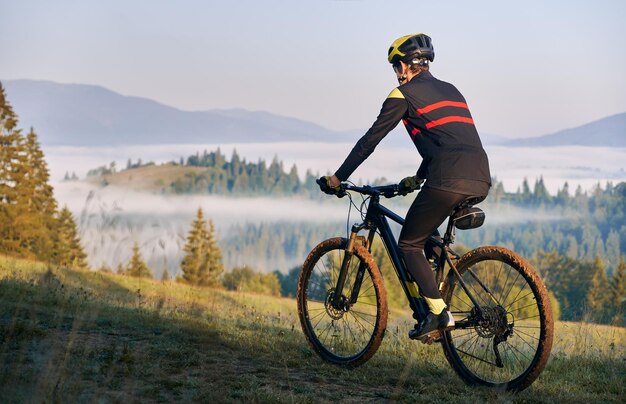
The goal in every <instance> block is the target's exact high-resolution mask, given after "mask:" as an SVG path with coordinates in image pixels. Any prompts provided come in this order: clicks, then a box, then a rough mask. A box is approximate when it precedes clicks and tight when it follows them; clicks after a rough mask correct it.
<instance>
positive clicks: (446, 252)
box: [332, 193, 495, 328]
mask: <svg viewBox="0 0 626 404" xmlns="http://www.w3.org/2000/svg"><path fill="white" fill-rule="evenodd" d="M388 219H391V220H393V221H394V222H396V223H398V224H399V225H401V226H403V225H404V223H405V219H403V218H402V217H400V216H399V215H398V214H396V213H394V212H392V211H391V210H390V209H388V208H387V207H385V206H383V205H381V204H380V194H379V193H373V194H370V201H369V206H368V208H367V213H366V215H365V219H364V222H363V223H360V224H355V225H353V226H352V232H351V235H350V239H349V242H348V247H347V248H346V252H345V256H344V259H343V261H342V266H341V270H340V272H339V276H338V279H337V285H336V288H335V293H334V296H333V299H332V303H333V306H335V307H336V308H342V309H344V307H342V306H343V305H344V304H346V302H342V298H341V291H342V290H343V287H344V284H345V279H346V276H347V272H348V271H347V269H348V267H349V264H350V260H351V258H352V254H353V249H354V244H355V243H356V242H357V241H358V240H362V241H363V244H364V246H365V247H366V248H367V249H368V251H369V252H371V246H372V243H373V241H374V236H375V235H376V230H378V231H379V232H380V237H381V239H382V241H383V245H384V246H385V249H386V250H387V254H388V255H389V258H390V260H391V263H392V265H393V267H394V270H395V272H396V275H397V276H398V279H399V280H400V284H401V286H402V290H403V291H404V294H405V295H406V298H407V300H408V301H409V306H410V307H411V309H412V310H413V317H414V318H415V319H416V320H418V321H421V320H422V319H424V318H426V316H427V314H428V306H427V304H426V302H425V300H424V299H423V298H422V297H421V296H420V294H419V289H418V287H417V284H416V283H415V281H414V280H413V279H412V276H411V275H410V273H409V272H408V270H407V268H406V264H405V263H404V260H402V259H401V257H400V254H399V248H398V243H397V242H396V239H395V237H394V235H393V232H392V231H391V227H390V225H389V221H388ZM363 229H366V230H369V234H368V236H367V239H365V238H364V237H362V236H358V233H359V232H360V231H361V230H363ZM429 241H430V242H431V243H433V244H434V245H435V246H437V247H439V248H440V249H441V251H442V253H441V255H440V257H439V261H438V262H437V263H436V264H437V267H436V270H435V271H436V274H435V276H436V282H437V283H438V284H439V285H441V283H442V281H443V275H444V269H445V264H446V263H447V264H448V265H449V267H450V270H451V271H452V272H453V273H454V275H455V276H456V277H457V280H458V281H459V284H460V286H461V287H462V288H463V289H464V290H465V291H466V293H467V295H468V297H469V298H470V300H471V301H472V303H473V304H474V307H475V308H476V310H477V313H476V314H478V316H480V315H481V310H480V304H479V303H478V302H477V301H476V299H475V298H474V296H473V294H472V293H471V291H470V290H468V288H467V286H466V284H465V282H464V281H463V279H462V277H461V276H460V275H459V273H458V271H457V269H456V267H455V265H454V263H453V262H452V259H451V257H450V255H453V257H454V258H456V259H458V258H460V257H459V256H458V255H457V254H456V253H455V252H453V251H452V250H450V249H449V248H448V246H449V245H450V244H452V243H453V242H454V224H453V222H452V220H451V219H449V220H448V225H447V229H446V232H445V234H444V237H443V239H442V240H440V239H438V238H436V237H435V236H434V235H431V236H430V237H429ZM364 272H365V268H364V266H363V264H361V265H360V266H359V269H358V271H357V275H356V278H355V283H354V285H353V287H352V293H351V296H350V299H349V300H348V301H347V303H348V304H354V303H356V300H357V297H358V294H359V290H360V287H361V281H362V279H363V275H364ZM468 272H469V273H470V275H471V276H472V277H473V278H475V279H476V280H477V281H478V282H479V283H480V285H481V286H482V287H483V288H484V289H485V291H486V292H487V293H488V295H490V296H491V298H492V299H494V300H495V298H494V297H493V294H492V292H491V291H490V290H489V289H488V288H487V287H486V286H485V285H484V284H483V283H482V282H481V281H480V279H479V278H478V277H477V276H476V274H474V273H473V271H472V270H471V269H468ZM473 325H474V324H473V322H467V321H466V322H459V324H458V325H457V328H466V327H471V326H473Z"/></svg>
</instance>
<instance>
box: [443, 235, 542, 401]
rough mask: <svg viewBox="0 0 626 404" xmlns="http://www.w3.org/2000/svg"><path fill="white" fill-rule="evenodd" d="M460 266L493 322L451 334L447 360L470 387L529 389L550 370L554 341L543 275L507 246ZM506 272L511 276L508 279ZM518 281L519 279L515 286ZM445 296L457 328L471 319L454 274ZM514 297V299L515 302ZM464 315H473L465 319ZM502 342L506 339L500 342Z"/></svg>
mask: <svg viewBox="0 0 626 404" xmlns="http://www.w3.org/2000/svg"><path fill="white" fill-rule="evenodd" d="M456 267H457V270H458V272H459V274H460V275H461V277H462V279H463V280H464V281H465V282H466V284H468V287H469V288H471V289H473V290H471V289H470V290H471V291H472V293H473V294H474V293H475V294H476V295H478V298H480V304H479V305H480V306H481V308H482V309H483V310H484V313H486V314H485V317H483V318H487V317H491V318H492V319H493V320H488V321H485V322H483V323H481V324H480V325H478V324H477V325H476V326H475V327H473V328H472V327H466V328H461V329H455V330H452V331H446V332H445V333H444V335H443V339H442V345H443V350H444V353H445V356H446V359H447V360H448V362H449V363H450V365H451V366H452V368H453V369H454V370H455V372H456V373H457V374H458V375H459V377H460V378H461V379H462V380H463V381H464V382H465V383H467V384H469V385H482V386H488V387H492V388H498V389H503V390H507V391H521V390H523V389H525V388H527V387H528V386H530V385H531V384H532V383H533V382H534V381H535V379H536V378H537V377H538V376H539V374H540V373H541V372H542V370H543V368H544V367H545V365H546V363H547V361H548V357H549V356H550V350H551V349H552V340H553V318H552V309H551V305H550V299H549V297H548V291H547V289H546V287H545V285H544V283H543V281H542V280H541V278H540V276H539V274H538V273H537V272H536V271H535V269H534V268H533V267H532V266H531V265H530V264H529V263H528V262H527V261H526V260H524V259H523V258H522V257H520V256H519V255H518V254H516V253H515V252H513V251H511V250H508V249H506V248H503V247H480V248H477V249H474V250H472V251H469V252H468V253H466V254H465V255H463V256H462V257H461V258H460V260H459V261H458V263H457V264H456ZM469 268H472V271H473V272H474V273H476V274H477V277H478V278H479V279H481V281H482V282H483V283H484V284H485V285H486V286H487V287H488V288H490V290H491V291H492V292H493V296H494V297H495V301H494V300H493V299H492V298H489V295H488V294H487V293H486V292H484V288H482V287H481V285H480V284H479V283H478V282H477V281H475V280H474V278H473V277H472V275H471V273H470V272H468V269H469ZM496 271H497V272H496ZM503 272H507V274H506V278H504V275H503ZM501 275H502V278H501V277H500V276H501ZM513 277H514V279H515V280H514V281H513V282H512V283H509V282H508V281H509V279H513ZM504 279H506V280H505V281H504V282H503V280H504ZM518 281H519V283H518ZM463 295H465V296H463ZM442 296H443V298H444V300H445V302H446V304H447V305H448V307H449V308H450V310H451V311H452V312H453V315H454V316H455V319H456V321H457V324H460V323H459V320H461V323H462V321H463V320H466V319H467V318H470V317H471V315H472V314H471V307H473V306H474V305H473V303H472V302H471V301H470V300H469V299H468V296H467V294H466V292H465V291H464V290H463V288H462V287H461V286H460V285H459V284H458V280H457V279H456V276H455V275H454V273H453V272H452V271H450V273H449V274H448V276H447V278H446V281H445V282H444V285H443V288H442ZM510 296H511V297H512V300H509V297H510ZM498 307H501V308H502V309H504V310H502V309H499V308H498ZM463 313H465V314H466V315H467V316H468V317H466V318H463V315H464V314H463ZM468 324H469V323H468ZM509 329H510V333H509V331H507V330H509ZM502 338H504V341H499V340H500V339H502ZM497 340H498V341H499V342H498V343H496V341H497ZM502 343H504V345H502ZM494 346H495V347H496V348H497V349H495V348H494ZM470 350H471V351H472V352H471V353H470V352H469V351H470ZM495 351H498V352H497V353H496V352H495ZM498 356H500V363H499V364H498V360H497V357H498ZM499 365H502V367H500V366H499Z"/></svg>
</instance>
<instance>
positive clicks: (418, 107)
mask: <svg viewBox="0 0 626 404" xmlns="http://www.w3.org/2000/svg"><path fill="white" fill-rule="evenodd" d="M400 121H402V122H403V123H404V125H405V127H406V129H407V131H408V133H409V135H410V136H411V139H412V140H413V143H414V144H415V147H416V148H417V150H418V152H419V153H420V155H421V156H422V159H423V160H422V164H421V165H420V167H419V169H418V171H417V176H418V177H419V178H423V179H426V180H427V181H426V185H425V187H430V188H435V189H441V190H445V191H451V192H456V193H460V194H466V195H480V196H483V195H487V193H488V191H489V187H490V186H491V176H490V173H489V163H488V160H487V154H486V153H485V151H484V149H483V147H482V144H481V142H480V138H479V136H478V132H477V131H476V127H475V126H474V121H473V120H472V116H471V114H470V111H469V108H468V107H467V103H466V102H465V99H464V98H463V95H461V93H460V92H459V91H458V90H457V89H456V87H454V86H453V85H452V84H450V83H446V82H444V81H441V80H438V79H436V78H435V77H433V75H432V74H431V73H430V72H428V71H425V72H422V73H420V74H419V75H417V76H415V77H413V78H412V79H411V80H410V81H409V82H408V83H405V84H403V85H401V86H399V87H397V88H396V89H394V90H393V91H392V92H391V94H389V97H387V99H386V100H385V102H384V103H383V106H382V109H381V111H380V114H379V115H378V118H377V119H376V121H375V122H374V124H373V125H372V127H371V128H370V129H369V130H368V131H367V133H366V134H365V135H364V136H363V137H362V138H361V139H360V140H359V141H358V142H357V144H356V145H355V146H354V148H353V149H352V151H351V152H350V154H349V155H348V157H347V158H346V160H345V161H344V163H343V164H342V165H341V167H340V168H339V169H338V170H337V172H336V173H335V175H336V176H337V177H338V178H339V179H340V180H342V181H345V180H347V179H348V177H349V176H350V175H351V174H352V173H353V172H354V170H356V168H357V167H358V166H359V165H360V164H361V163H362V162H363V161H364V160H365V159H366V158H367V157H368V156H369V155H370V154H371V153H372V152H373V151H374V149H375V148H376V146H377V145H378V143H379V142H380V141H381V140H382V139H383V138H384V137H385V136H386V135H387V134H388V133H389V132H390V131H391V130H392V129H393V128H395V127H396V125H397V124H398V122H400Z"/></svg>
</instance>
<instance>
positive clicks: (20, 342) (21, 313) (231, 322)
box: [0, 256, 626, 402]
mask: <svg viewBox="0 0 626 404" xmlns="http://www.w3.org/2000/svg"><path fill="white" fill-rule="evenodd" d="M409 318H410V317H409V316H408V315H407V313H406V312H396V311H394V312H392V313H391V315H390V324H389V327H388V330H387V334H386V336H385V339H384V341H383V343H382V345H381V348H380V350H379V351H378V352H377V353H376V355H375V356H374V357H373V358H372V359H371V360H370V361H369V362H368V363H367V364H365V365H363V366H361V367H359V368H357V369H353V370H344V369H341V368H338V367H335V366H331V365H328V364H326V363H324V362H322V361H321V360H320V359H319V358H318V357H317V356H316V355H315V354H314V353H313V352H312V351H311V349H310V348H309V346H308V344H307V343H306V341H305V338H304V335H303V334H302V331H301V330H300V325H299V321H298V318H297V313H296V306H295V301H294V300H291V299H284V298H273V297H268V296H262V295H254V294H245V293H238V292H227V291H223V290H213V289H205V288H194V287H189V286H186V285H181V284H176V283H160V282H156V281H150V280H142V279H134V278H128V277H123V276H116V275H111V274H103V273H90V272H78V271H71V270H67V269H58V268H52V269H49V268H48V267H47V266H45V265H44V264H41V263H36V262H29V261H24V260H16V259H12V258H7V257H2V256H0V401H1V402H94V401H99V402H128V401H130V402H133V401H161V402H172V401H201V402H208V401H211V402H223V401H226V402H229V401H230V402H232V401H234V402H239V401H257V402H267V401H271V402H276V401H278V402H318V401H336V400H345V401H355V402H362V401H385V400H388V399H393V400H399V401H406V402H409V401H420V402H424V401H429V402H449V401H455V402H483V401H487V402H555V401H557V402H597V401H608V402H619V401H621V400H623V399H624V397H626V387H625V386H624V380H626V329H623V328H617V327H609V326H597V325H589V324H579V323H557V326H556V330H555V331H556V333H555V346H554V349H553V355H552V357H551V360H550V362H549V363H548V365H547V367H546V369H545V370H544V372H543V373H542V374H541V376H540V377H539V379H538V380H537V381H536V382H535V383H534V384H533V385H532V386H531V387H530V388H528V389H527V390H525V391H523V392H521V393H519V394H516V395H514V394H509V393H504V392H499V391H493V390H489V389H485V388H471V387H468V386H466V385H464V384H463V383H462V382H461V381H460V379H458V378H457V376H456V375H455V374H454V372H453V371H452V369H451V368H450V366H449V365H448V364H447V362H446V361H445V358H444V355H443V353H442V351H441V348H440V347H439V346H437V345H432V346H425V345H422V344H420V343H417V342H414V341H410V340H408V338H407V337H406V333H407V331H408V329H409V328H410V327H411V326H412V324H411V322H410V321H409V320H408V319H409Z"/></svg>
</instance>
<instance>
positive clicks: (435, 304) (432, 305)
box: [424, 296, 446, 315]
mask: <svg viewBox="0 0 626 404" xmlns="http://www.w3.org/2000/svg"><path fill="white" fill-rule="evenodd" d="M424 299H425V300H426V303H427V304H428V308H429V309H430V311H431V312H432V313H433V314H436V315H439V314H441V312H442V311H444V310H445V309H446V304H445V303H444V301H443V299H429V298H428V297H425V296H424Z"/></svg>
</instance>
